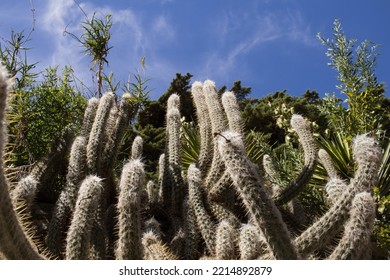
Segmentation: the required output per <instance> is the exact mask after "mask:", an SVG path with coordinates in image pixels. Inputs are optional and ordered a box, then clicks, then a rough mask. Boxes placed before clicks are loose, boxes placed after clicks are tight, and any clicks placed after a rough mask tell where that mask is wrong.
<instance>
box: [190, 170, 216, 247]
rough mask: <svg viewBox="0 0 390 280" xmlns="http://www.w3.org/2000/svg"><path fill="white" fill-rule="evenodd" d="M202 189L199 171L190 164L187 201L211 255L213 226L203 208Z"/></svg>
mask: <svg viewBox="0 0 390 280" xmlns="http://www.w3.org/2000/svg"><path fill="white" fill-rule="evenodd" d="M203 188H204V187H203V186H202V179H201V174H200V170H199V169H198V168H196V167H195V165H194V164H191V165H190V167H189V168H188V194H189V200H190V204H191V208H192V209H193V211H194V212H195V216H196V222H197V225H198V228H199V230H200V232H201V234H202V237H203V239H204V240H205V242H206V246H207V249H208V252H209V254H211V255H212V254H214V252H215V235H214V231H215V224H214V222H213V221H212V219H211V217H210V215H209V213H208V212H207V210H206V208H205V205H204V202H203V198H202V193H201V190H202V189H203Z"/></svg>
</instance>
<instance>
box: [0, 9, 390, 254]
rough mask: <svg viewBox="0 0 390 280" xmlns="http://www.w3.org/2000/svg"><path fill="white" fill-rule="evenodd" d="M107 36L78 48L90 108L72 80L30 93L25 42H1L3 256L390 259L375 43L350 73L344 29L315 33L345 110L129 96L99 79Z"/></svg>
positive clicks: (175, 94) (387, 115)
mask: <svg viewBox="0 0 390 280" xmlns="http://www.w3.org/2000/svg"><path fill="white" fill-rule="evenodd" d="M111 24H112V22H111V16H107V17H106V21H101V20H99V19H97V18H95V15H94V16H93V18H92V20H91V21H86V22H85V23H84V25H83V28H84V29H85V31H87V32H86V33H85V34H89V35H91V34H92V32H93V31H94V30H95V31H96V30H98V33H97V35H101V34H104V36H102V37H99V36H97V37H88V38H87V39H86V38H85V37H81V39H80V42H81V43H82V45H83V47H84V48H85V53H87V54H88V55H90V56H91V57H92V62H93V64H94V67H93V69H91V70H93V72H94V75H95V76H96V80H97V91H96V92H95V94H94V96H89V97H88V98H87V97H86V96H85V95H83V94H79V93H76V90H75V88H74V87H73V86H71V85H70V84H71V83H72V81H71V79H70V78H69V77H70V73H71V70H70V69H65V70H64V72H63V73H62V76H61V75H58V74H57V73H56V69H49V70H47V72H46V76H45V79H44V81H43V82H42V83H41V84H40V86H34V85H33V82H31V81H32V80H34V81H36V80H35V79H36V77H35V76H34V75H31V69H33V67H29V65H27V64H23V61H21V62H20V63H14V61H17V56H15V57H14V56H12V54H15V53H18V52H19V51H21V49H17V44H12V42H11V41H9V43H11V44H10V45H8V47H6V48H5V49H4V48H3V47H1V46H0V49H1V52H0V56H1V63H0V259H4V260H6V259H11V260H115V259H117V260H371V259H388V258H390V169H389V168H390V167H389V166H390V144H389V136H390V130H389V127H390V101H389V99H388V98H386V97H385V95H384V92H385V88H384V85H383V84H381V83H379V82H378V81H377V77H376V76H375V72H374V65H375V58H376V56H375V55H374V56H373V53H372V52H374V49H371V51H370V50H369V47H370V46H371V45H370V44H371V43H369V42H368V41H366V42H364V43H363V44H362V45H361V46H360V48H358V49H357V56H358V60H357V61H356V62H355V61H354V60H353V59H352V55H353V53H354V50H353V49H352V47H351V45H348V41H346V37H345V34H343V33H342V31H341V25H340V22H338V21H335V23H334V32H335V35H334V36H335V38H334V40H327V39H325V38H323V37H321V35H319V36H318V37H319V39H320V40H321V42H322V44H323V45H325V46H326V47H327V48H328V52H327V56H328V57H330V60H331V66H333V68H335V69H336V70H337V71H338V74H339V80H340V81H341V83H342V86H340V90H341V92H342V94H344V95H345V96H346V98H347V100H348V105H343V104H341V102H340V100H338V99H337V98H336V97H335V96H333V97H332V96H328V95H327V96H326V97H324V98H322V99H321V98H320V97H319V96H318V94H317V93H315V92H310V91H307V92H306V93H305V94H304V96H303V97H302V98H293V97H291V96H289V95H288V94H287V93H286V92H277V93H275V94H274V95H269V96H267V97H264V98H263V99H247V98H246V95H247V94H248V93H249V92H250V88H248V87H243V86H241V82H240V81H237V82H235V83H234V86H233V87H232V88H231V89H230V90H228V89H227V88H226V86H222V85H217V84H216V83H215V82H214V81H213V80H210V79H207V80H203V81H190V80H191V77H192V75H191V74H189V73H188V74H187V75H185V76H183V75H181V74H176V78H175V79H174V81H173V82H172V84H171V87H170V88H169V89H168V91H167V94H164V95H163V96H162V97H160V99H158V100H157V101H150V100H148V93H149V91H148V88H147V82H148V81H147V80H145V79H143V77H142V75H140V74H139V73H138V74H136V75H134V77H135V82H133V83H131V84H128V86H127V87H125V90H124V93H122V94H120V93H119V90H118V87H117V86H116V85H115V82H114V80H113V77H112V76H107V75H104V66H105V64H106V63H107V64H108V61H107V60H106V57H107V54H108V51H109V50H110V47H109V46H108V45H107V44H108V40H109V38H110V36H109V35H110V27H111ZM88 32H89V33H88ZM99 32H103V33H99ZM85 34H84V35H85ZM16 36H19V39H20V40H19V43H21V44H23V43H26V42H23V41H22V38H23V36H22V35H21V34H19V35H18V34H16ZM91 36H92V35H91ZM103 39H104V40H106V41H99V40H103ZM340 42H341V43H340ZM343 42H344V43H345V42H347V43H346V44H345V45H344V47H345V48H347V51H345V50H344V52H341V51H340V50H342V47H343V46H342V43H343ZM95 43H101V45H99V44H95ZM96 46H100V47H101V49H98V50H96V49H94V48H93V47H96ZM12 48H13V49H12ZM12 50H13V51H12ZM99 51H100V52H99ZM373 57H375V58H374V59H373ZM144 63H145V61H144V60H142V64H144ZM343 63H344V64H343ZM345 64H346V65H345ZM16 66H18V67H19V66H20V67H19V68H18V67H16ZM30 66H31V65H30ZM143 66H144V65H143ZM343 67H344V68H343ZM27 88H28V90H26V89H27ZM53 92H54V93H55V94H53V95H51V93H53ZM49 96H52V97H50V98H53V99H49ZM65 107H66V108H65ZM37 108H38V109H39V110H38V109H37ZM53 108H54V109H53ZM153 125H154V126H153Z"/></svg>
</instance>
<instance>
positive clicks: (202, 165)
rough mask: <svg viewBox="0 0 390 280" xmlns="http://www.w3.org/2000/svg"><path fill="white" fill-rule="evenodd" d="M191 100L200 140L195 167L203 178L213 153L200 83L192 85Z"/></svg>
mask: <svg viewBox="0 0 390 280" xmlns="http://www.w3.org/2000/svg"><path fill="white" fill-rule="evenodd" d="M192 99H193V101H194V104H195V107H196V116H197V118H198V126H199V132H200V140H201V145H200V146H201V150H200V152H199V158H198V162H197V166H198V168H199V170H200V171H201V173H202V176H205V174H206V172H207V169H208V168H209V166H210V164H211V156H210V155H212V153H213V145H212V143H213V138H212V134H211V122H210V116H209V110H208V108H207V104H206V97H205V95H204V93H203V84H202V83H201V82H194V83H193V84H192Z"/></svg>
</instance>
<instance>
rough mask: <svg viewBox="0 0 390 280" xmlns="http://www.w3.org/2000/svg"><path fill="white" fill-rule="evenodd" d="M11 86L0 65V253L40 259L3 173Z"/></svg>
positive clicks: (11, 257)
mask: <svg viewBox="0 0 390 280" xmlns="http://www.w3.org/2000/svg"><path fill="white" fill-rule="evenodd" d="M11 86H12V80H11V79H10V78H9V76H8V72H7V71H6V69H5V67H4V66H3V65H2V64H1V63H0V251H1V252H2V254H3V256H4V257H5V258H7V259H42V258H43V257H42V256H41V255H40V254H39V253H38V251H37V248H36V246H35V245H34V244H33V242H32V241H31V239H30V238H29V237H28V236H27V235H26V233H25V232H24V229H23V227H22V226H21V224H20V223H19V220H18V218H17V215H16V212H15V210H14V207H13V206H12V202H11V198H10V194H9V192H8V189H9V185H8V181H7V179H6V176H5V173H4V161H3V158H4V148H5V144H6V141H7V132H6V123H5V109H6V104H7V96H8V94H9V90H10V88H11Z"/></svg>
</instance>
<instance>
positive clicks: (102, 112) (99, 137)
mask: <svg viewBox="0 0 390 280" xmlns="http://www.w3.org/2000/svg"><path fill="white" fill-rule="evenodd" d="M114 98H115V96H114V94H113V93H110V92H109V93H106V94H104V95H103V96H102V98H101V99H100V102H99V106H98V108H97V111H96V116H95V120H94V122H93V125H92V128H91V132H90V135H89V140H88V144H87V166H88V173H89V174H95V175H96V174H97V172H98V169H99V168H98V166H99V164H100V163H99V161H100V160H101V149H102V143H103V137H104V130H105V126H106V122H107V119H108V117H109V115H110V109H111V107H112V106H113V103H114Z"/></svg>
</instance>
